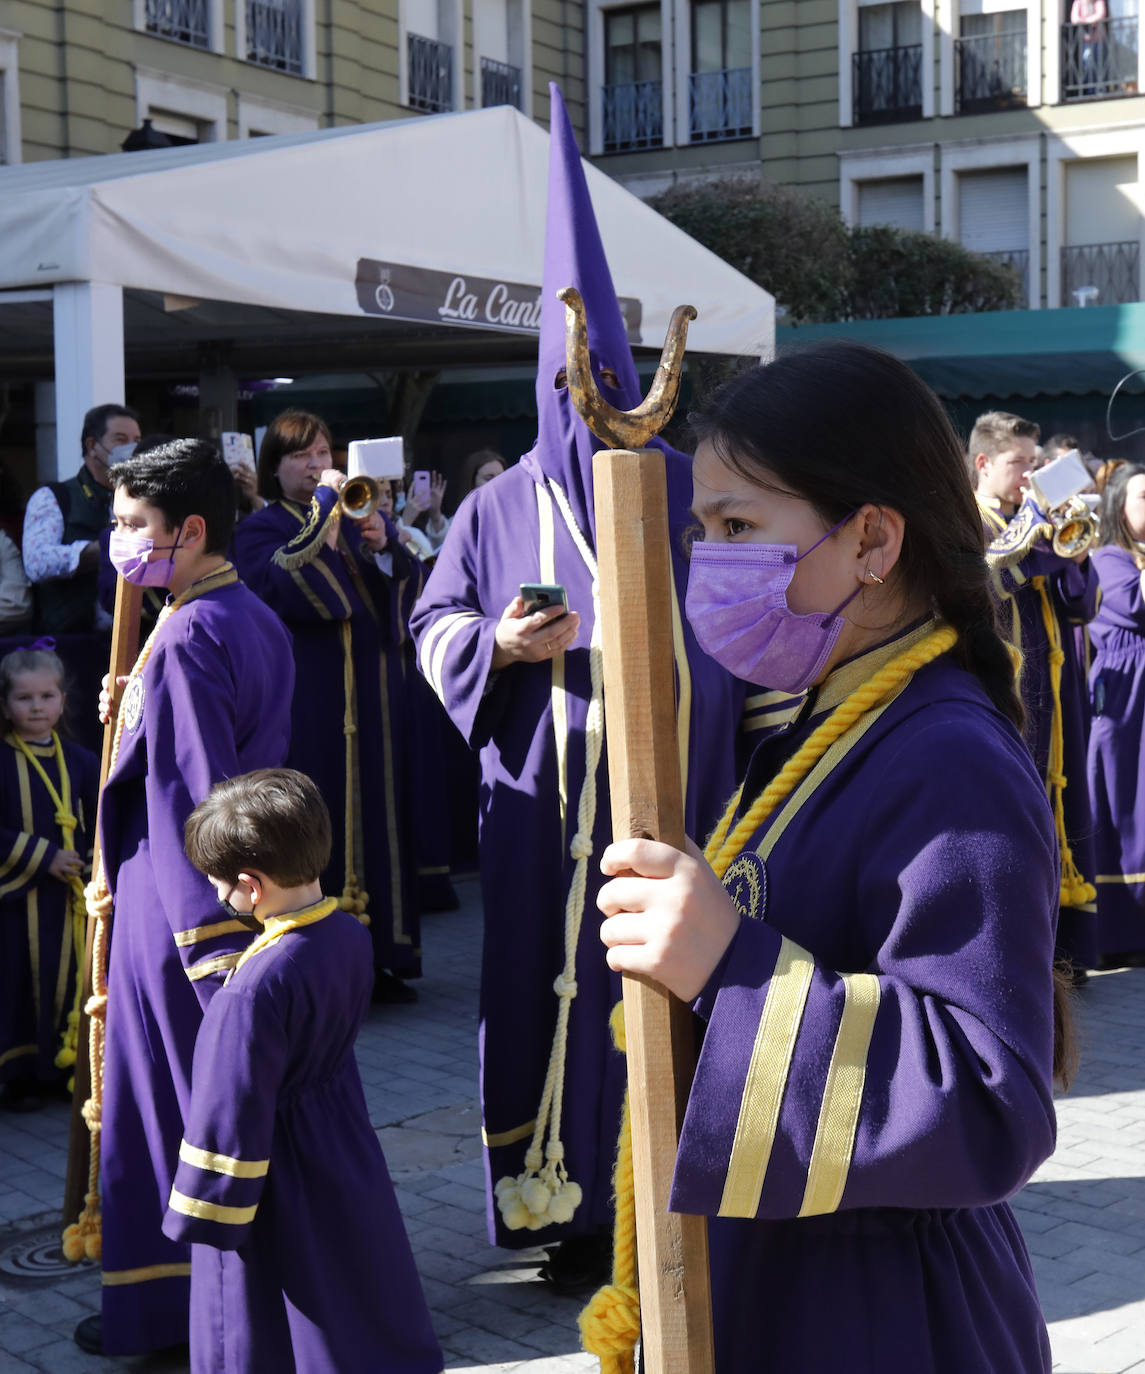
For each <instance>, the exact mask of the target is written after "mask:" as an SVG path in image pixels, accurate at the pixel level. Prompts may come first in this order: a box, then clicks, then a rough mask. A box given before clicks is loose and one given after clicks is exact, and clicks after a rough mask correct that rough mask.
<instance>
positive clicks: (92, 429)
mask: <svg viewBox="0 0 1145 1374" xmlns="http://www.w3.org/2000/svg"><path fill="white" fill-rule="evenodd" d="M139 435H140V430H139V416H138V415H137V414H136V413H135V411H133V410H131V409H130V408H129V407H128V406H124V405H116V404H109V405H99V406H94V407H93V408H92V409H91V410H89V411H88V413H87V414H86V415H85V416H84V422H83V431H82V433H81V435H80V446H81V449H82V452H83V464H82V466H81V467H80V470H79V472H78V473H76V475H75V476H74V477H70V478H68V480H67V481H65V482H49V483H48V484H47V485H46V486H43V487H40V488H39V490H38V491H35V492H33V494H32V496H31V498H30V500H29V501H28V509H27V512H26V513H25V516H24V540H23V553H24V568H25V570H26V571H27V574H28V578H29V580H30V581H31V582H33V583H34V584H35V586H36V601H37V622H38V628H39V629H40V630H43V631H44V632H46V633H48V634H70V633H75V632H78V631H84V630H91V629H93V628H95V626H96V624H97V620H98V621H99V623H104V624H106V623H107V621H106V618H105V617H103V616H102V614H101V613H100V611H99V607H98V605H97V591H98V583H99V537H100V535H101V534H102V533H103V531H104V530H105V529H106V528H107V525H108V520H109V515H110V511H111V484H110V480H109V478H108V468H109V466H110V464H111V461H112V459H111V454H112V452H113V450H115V449H119V448H122V447H123V446H124V445H125V444H135V443H138V441H139ZM124 456H126V455H124Z"/></svg>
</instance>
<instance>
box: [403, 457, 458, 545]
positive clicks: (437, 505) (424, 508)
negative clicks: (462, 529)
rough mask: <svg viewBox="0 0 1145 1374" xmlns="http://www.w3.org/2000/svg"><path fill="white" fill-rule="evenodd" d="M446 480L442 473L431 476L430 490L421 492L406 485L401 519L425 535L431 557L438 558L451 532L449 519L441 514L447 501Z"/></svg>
mask: <svg viewBox="0 0 1145 1374" xmlns="http://www.w3.org/2000/svg"><path fill="white" fill-rule="evenodd" d="M446 485H447V483H446V480H445V478H444V477H443V476H442V475H441V473H440V472H431V473H430V474H429V490H428V491H426V492H420V491H418V490H417V489H416V486H415V484H414V483H413V482H412V481H411V482H407V483H406V499H405V504H404V505H403V506H402V510H401V519H402V521H403V523H404V524H405V525H406V528H408V529H416V530H417V531H418V533H420V534H423V535H424V537H425V541H426V543H427V544H428V546H429V551H430V552H429V557H431V558H433V557H436V555H437V551H438V549H440V548H441V546H442V544H443V543H444V541H445V536H446V534H447V533H448V532H449V517H448V516H447V515H443V514H442V512H441V503H442V501H443V500H444V499H445V488H446Z"/></svg>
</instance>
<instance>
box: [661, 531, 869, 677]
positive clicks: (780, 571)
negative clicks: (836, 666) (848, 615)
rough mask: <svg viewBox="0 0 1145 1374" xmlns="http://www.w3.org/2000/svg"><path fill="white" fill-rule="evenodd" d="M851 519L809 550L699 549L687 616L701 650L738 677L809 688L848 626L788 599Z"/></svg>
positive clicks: (708, 546)
mask: <svg viewBox="0 0 1145 1374" xmlns="http://www.w3.org/2000/svg"><path fill="white" fill-rule="evenodd" d="M850 518H851V517H850V516H849V515H848V516H846V517H845V518H844V519H842V520H840V521H839V524H838V525H835V526H834V527H833V528H832V529H829V530H828V531H827V533H826V534H825V535H824V536H823V538H822V539H819V540H817V541H816V542H815V543H814V544H812V545H811V547H810V548H809V549H808V550H807V552H806V553H803V554H801V553H800V552H799V550H798V548H797V547H796V546H795V545H794V544H724V543H709V542H708V541H706V540H703V541H699V542H697V543H695V544H694V545H693V546H692V561H691V569H690V571H689V573H688V597H687V602H686V610H687V615H688V620H689V622H690V624H691V626H692V629H693V630H694V631H695V635H696V638H697V639H698V640H699V642H700V648H701V649H703V650H704V652H705V653H706V654H710V655H711V657H712V658H714V659H715V660H716V662H717V663H719V664H720V665H721V666H722V667H724V668H726V669H727V670H728V672H729V673H733V674H734V675H735V676H736V677H739V678H743V679H744V680H745V681H747V682H754V683H755V684H756V685H757V686H759V687H770V688H772V689H773V690H775V691H778V692H802V691H804V690H805V689H806V688H808V687H810V686H811V684H812V683H813V682H814V681H815V679H816V678H817V677H818V676H819V674H820V673H821V672H822V671H823V665H824V664H825V663H826V661H827V657H828V655H829V654H830V652H831V650H832V649H833V648H834V647H835V641H836V640H837V639H838V638H839V634H840V632H841V631H842V629H843V617H842V616H841V615H840V614H839V612H840V611H841V610H842V609H843V608H844V607H845V606H847V605H848V604H849V603H850V602H851V601H853V600H854V599H855V597H856V596H858V594H859V593H860V592H861V591H862V586H858V587H856V588H855V590H854V591H853V592H852V593H851V595H850V596H849V597H847V598H846V600H845V601H842V602H841V603H840V604H839V605H838V606H836V607H835V609H834V610H833V611H830V612H827V613H824V612H822V611H814V612H812V613H811V614H809V615H799V614H797V613H796V612H795V611H793V610H792V609H791V608H790V607H789V606H788V604H787V588H788V586H789V585H790V583H791V579H792V578H793V577H794V576H795V565H796V563H799V562H801V561H802V560H803V559H804V558H806V557H807V556H808V554H811V553H814V552H815V550H816V549H817V548H818V547H819V545H820V544H822V543H823V541H824V540H825V539H829V538H830V537H831V535H833V534H834V533H835V530H837V529H839V528H840V526H842V525H845V524H846V523H847V521H848V520H850Z"/></svg>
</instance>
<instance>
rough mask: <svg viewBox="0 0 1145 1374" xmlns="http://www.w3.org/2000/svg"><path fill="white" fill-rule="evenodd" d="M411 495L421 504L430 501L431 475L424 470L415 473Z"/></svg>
mask: <svg viewBox="0 0 1145 1374" xmlns="http://www.w3.org/2000/svg"><path fill="white" fill-rule="evenodd" d="M410 495H411V496H412V497H413V499H414V500H415V501H417V502H418V503H419V504H420V503H421V502H423V501H428V500H429V473H428V472H426V471H425V470H424V469H419V470H418V471H417V472H415V473H414V475H413V486H412V487H411V488H410Z"/></svg>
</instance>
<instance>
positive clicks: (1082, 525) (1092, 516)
mask: <svg viewBox="0 0 1145 1374" xmlns="http://www.w3.org/2000/svg"><path fill="white" fill-rule="evenodd" d="M1047 515H1048V517H1049V521H1050V524H1051V525H1053V527H1054V537H1053V551H1054V553H1056V554H1057V555H1058V557H1059V558H1076V557H1077V555H1078V554H1080V553H1085V552H1086V551H1087V550H1088V549H1089V548H1090V546H1091V545H1092V544H1093V543H1094V542H1095V540H1096V539H1097V536H1098V534H1099V533H1100V530H1101V523H1100V521H1099V520H1098V518H1097V512H1096V511H1094V510H1091V509H1090V507H1089V506H1088V505H1087V504H1086V502H1085V501H1083V500H1082V498H1081V497H1080V496H1071V497H1070V498H1069V500H1068V501H1065V502H1063V503H1062V504H1061V505H1060V506H1057V507H1055V508H1054V509H1053V510H1051V511H1048V512H1047Z"/></svg>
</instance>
